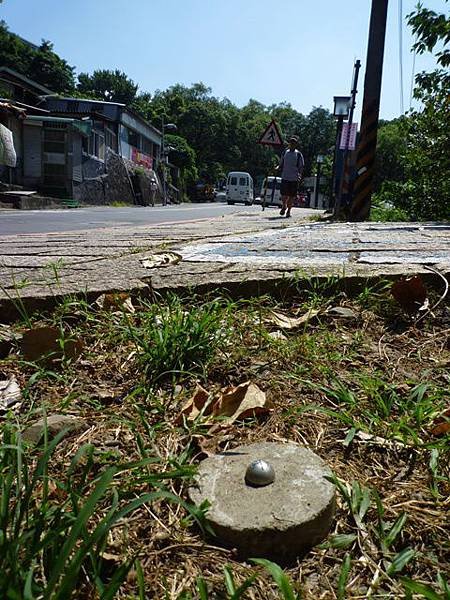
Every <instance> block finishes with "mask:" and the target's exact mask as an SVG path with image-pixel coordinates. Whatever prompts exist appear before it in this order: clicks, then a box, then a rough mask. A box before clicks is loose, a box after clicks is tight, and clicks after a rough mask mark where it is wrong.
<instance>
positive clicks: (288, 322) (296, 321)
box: [266, 308, 320, 329]
mask: <svg viewBox="0 0 450 600" xmlns="http://www.w3.org/2000/svg"><path fill="white" fill-rule="evenodd" d="M319 312H320V311H319V310H318V309H315V308H311V309H310V310H309V311H308V312H307V313H305V314H304V315H302V316H301V317H296V318H293V317H288V316H287V315H285V314H283V313H281V312H278V311H276V310H272V311H271V312H270V316H269V317H268V318H267V319H266V321H268V322H269V323H274V324H275V325H277V326H278V327H281V329H296V328H297V327H300V325H303V324H304V323H307V322H308V321H310V320H311V319H313V318H314V317H316V316H317V315H318V314H319Z"/></svg>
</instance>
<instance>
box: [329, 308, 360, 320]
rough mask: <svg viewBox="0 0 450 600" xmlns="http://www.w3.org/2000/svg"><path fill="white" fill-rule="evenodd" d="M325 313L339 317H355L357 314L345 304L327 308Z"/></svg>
mask: <svg viewBox="0 0 450 600" xmlns="http://www.w3.org/2000/svg"><path fill="white" fill-rule="evenodd" d="M327 314H328V315H331V316H332V317H339V318H341V319H357V318H358V315H357V314H356V313H355V311H354V310H352V309H351V308H346V307H345V306H334V307H333V308H330V309H329V310H327Z"/></svg>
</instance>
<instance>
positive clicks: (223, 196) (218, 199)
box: [214, 190, 227, 202]
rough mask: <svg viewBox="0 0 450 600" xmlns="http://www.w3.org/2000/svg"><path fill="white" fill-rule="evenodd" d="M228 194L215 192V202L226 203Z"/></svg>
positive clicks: (223, 191) (219, 191)
mask: <svg viewBox="0 0 450 600" xmlns="http://www.w3.org/2000/svg"><path fill="white" fill-rule="evenodd" d="M226 201H227V192H226V190H215V191H214V202H226Z"/></svg>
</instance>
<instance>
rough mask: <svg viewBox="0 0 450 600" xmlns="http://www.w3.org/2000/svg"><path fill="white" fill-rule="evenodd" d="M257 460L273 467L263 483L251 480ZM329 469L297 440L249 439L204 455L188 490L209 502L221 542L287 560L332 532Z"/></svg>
mask: <svg viewBox="0 0 450 600" xmlns="http://www.w3.org/2000/svg"><path fill="white" fill-rule="evenodd" d="M256 461H264V463H265V464H266V466H264V468H263V470H264V471H267V466H268V467H271V468H272V469H273V473H274V477H268V479H267V481H266V482H265V483H264V485H261V484H257V485H252V483H251V480H252V477H250V481H249V478H248V473H249V471H248V469H249V467H250V466H251V465H252V463H255V462H256ZM258 464H259V466H261V463H258ZM258 464H257V466H258ZM253 467H254V465H253ZM269 471H270V469H269ZM330 474H331V471H330V469H329V468H328V467H327V465H326V464H325V463H324V461H323V460H322V459H321V458H319V457H318V456H317V455H316V454H314V452H311V450H308V449H307V448H302V447H301V446H298V445H297V444H293V443H288V444H278V443H270V442H265V443H259V444H250V445H246V446H239V447H237V448H234V449H233V450H230V451H228V452H223V453H221V454H216V455H214V456H211V457H209V458H207V459H206V460H204V461H203V462H202V463H201V464H200V467H199V470H198V474H197V478H196V485H195V486H193V487H192V488H191V489H190V490H189V495H190V497H191V500H192V501H193V502H194V503H195V504H197V505H200V504H201V503H202V502H204V501H205V500H207V501H208V502H209V503H210V507H209V509H208V512H207V519H208V521H209V523H210V524H211V526H212V528H213V530H214V532H215V534H216V536H217V538H218V539H219V540H220V541H221V542H222V543H224V544H225V545H227V546H231V547H233V548H237V550H238V551H239V553H240V554H241V555H242V556H244V557H261V556H263V557H268V558H271V559H272V560H277V561H281V562H284V561H286V560H291V559H293V558H294V557H296V556H298V555H299V554H301V553H302V552H304V551H305V550H307V549H308V548H310V547H312V546H314V545H315V544H317V543H319V542H320V541H321V540H323V538H324V537H325V536H326V535H327V534H328V532H329V530H330V527H331V524H332V521H333V516H334V510H335V488H334V485H333V484H331V483H330V482H329V481H328V480H327V479H326V478H325V477H326V476H328V475H330Z"/></svg>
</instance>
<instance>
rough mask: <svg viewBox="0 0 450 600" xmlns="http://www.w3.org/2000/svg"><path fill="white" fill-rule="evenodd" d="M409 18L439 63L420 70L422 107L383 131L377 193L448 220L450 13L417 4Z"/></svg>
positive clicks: (423, 47) (420, 47) (421, 44)
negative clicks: (432, 69) (428, 70)
mask: <svg viewBox="0 0 450 600" xmlns="http://www.w3.org/2000/svg"><path fill="white" fill-rule="evenodd" d="M408 24H409V25H410V27H411V29H412V32H413V34H415V36H416V43H415V45H414V49H415V51H416V52H418V53H419V54H423V53H425V52H431V53H433V54H434V55H435V58H436V62H437V66H438V68H437V69H435V70H434V71H432V72H422V73H419V74H418V75H417V76H416V86H415V89H414V96H415V98H416V99H417V100H419V101H420V103H421V104H420V107H419V108H418V109H416V110H412V111H410V112H409V113H408V114H407V115H406V116H405V117H404V118H402V119H401V120H399V121H398V122H397V123H395V124H392V125H388V126H385V127H384V128H382V129H381V131H380V134H381V135H380V139H379V144H378V150H379V152H378V154H379V158H378V164H379V166H380V176H381V177H379V184H380V188H381V189H380V193H379V196H380V197H381V198H382V199H383V200H387V201H389V202H390V203H391V204H393V205H394V206H396V207H398V208H401V209H402V210H404V211H405V212H406V214H407V215H408V216H409V218H411V219H417V220H423V219H429V220H431V219H445V220H449V219H450V200H449V199H450V153H449V151H448V148H449V144H448V138H449V131H450V110H449V97H450V73H449V70H448V66H449V65H450V50H449V49H448V47H446V46H448V42H449V41H450V18H449V17H448V16H446V15H444V14H438V13H436V12H434V11H431V10H429V9H427V8H425V7H424V6H422V5H418V6H417V8H416V10H415V11H414V12H413V13H411V14H410V15H408Z"/></svg>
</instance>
